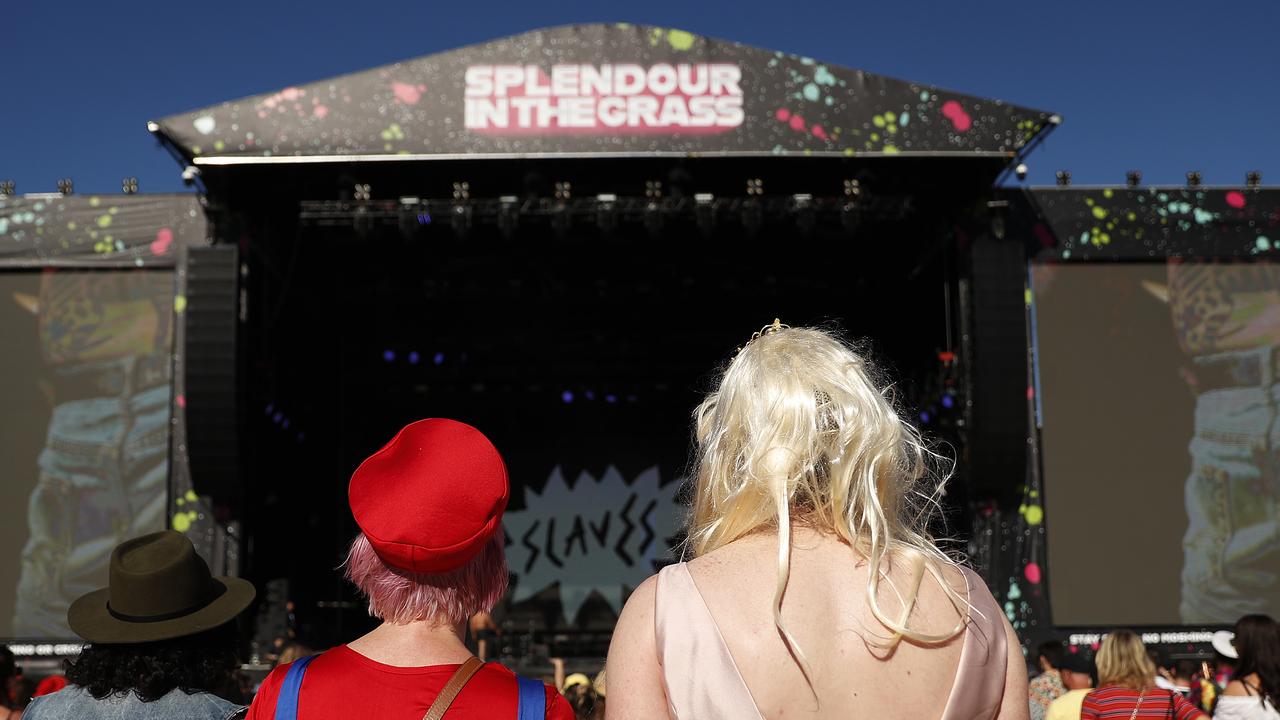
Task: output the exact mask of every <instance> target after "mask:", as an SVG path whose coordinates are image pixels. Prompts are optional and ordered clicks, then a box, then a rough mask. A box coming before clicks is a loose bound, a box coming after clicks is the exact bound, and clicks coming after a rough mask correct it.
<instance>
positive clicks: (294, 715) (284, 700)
mask: <svg viewBox="0 0 1280 720" xmlns="http://www.w3.org/2000/svg"><path fill="white" fill-rule="evenodd" d="M315 659H316V656H315V655H308V656H306V657H304V658H298V659H297V660H295V661H293V664H292V665H290V666H289V671H288V672H287V673H285V676H284V683H283V684H281V685H280V694H279V695H277V696H276V717H275V720H298V696H299V695H300V694H301V693H302V676H303V675H305V674H306V673H307V666H308V665H310V664H311V661H312V660H315Z"/></svg>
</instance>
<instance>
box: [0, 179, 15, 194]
mask: <svg viewBox="0 0 1280 720" xmlns="http://www.w3.org/2000/svg"><path fill="white" fill-rule="evenodd" d="M17 187H18V184H17V183H15V182H14V181H12V180H0V197H13V193H14V190H15V189H16V188H17Z"/></svg>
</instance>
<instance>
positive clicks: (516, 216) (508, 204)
mask: <svg viewBox="0 0 1280 720" xmlns="http://www.w3.org/2000/svg"><path fill="white" fill-rule="evenodd" d="M519 226H520V199H519V198H517V197H516V196H515V195H503V196H502V197H500V198H498V231H499V232H501V233H502V237H504V238H506V239H508V240H510V239H511V237H512V236H513V235H515V234H516V229H517V228H519Z"/></svg>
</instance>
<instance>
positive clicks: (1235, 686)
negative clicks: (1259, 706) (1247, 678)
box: [1222, 680, 1249, 695]
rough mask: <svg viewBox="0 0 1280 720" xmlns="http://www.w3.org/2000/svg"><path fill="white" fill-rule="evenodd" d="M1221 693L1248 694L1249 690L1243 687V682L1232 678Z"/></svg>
mask: <svg viewBox="0 0 1280 720" xmlns="http://www.w3.org/2000/svg"><path fill="white" fill-rule="evenodd" d="M1222 694H1223V695H1248V694H1249V691H1248V690H1247V689H1246V688H1245V686H1244V683H1242V682H1240V681H1239V680H1232V681H1231V682H1229V683H1227V687H1226V689H1224V690H1223V691H1222Z"/></svg>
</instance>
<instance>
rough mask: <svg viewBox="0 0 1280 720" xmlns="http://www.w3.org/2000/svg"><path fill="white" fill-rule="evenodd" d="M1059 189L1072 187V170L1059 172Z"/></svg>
mask: <svg viewBox="0 0 1280 720" xmlns="http://www.w3.org/2000/svg"><path fill="white" fill-rule="evenodd" d="M1058 187H1071V171H1070V170H1059V171H1058Z"/></svg>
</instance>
